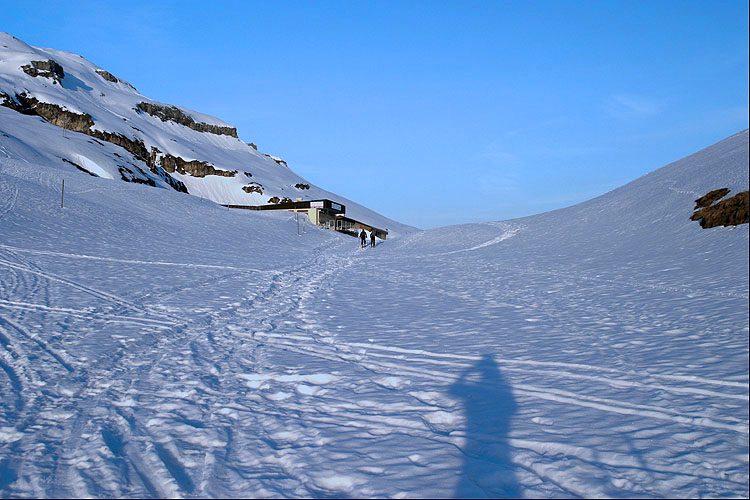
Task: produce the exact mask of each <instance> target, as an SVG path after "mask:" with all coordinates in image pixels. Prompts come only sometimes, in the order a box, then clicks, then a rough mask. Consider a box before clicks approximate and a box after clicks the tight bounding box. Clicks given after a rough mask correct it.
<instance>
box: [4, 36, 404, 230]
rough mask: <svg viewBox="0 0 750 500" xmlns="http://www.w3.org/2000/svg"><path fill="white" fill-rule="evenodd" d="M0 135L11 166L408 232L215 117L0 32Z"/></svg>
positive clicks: (64, 54)
mask: <svg viewBox="0 0 750 500" xmlns="http://www.w3.org/2000/svg"><path fill="white" fill-rule="evenodd" d="M39 117H41V118H42V119H43V120H44V121H45V122H46V123H41V122H40V120H39ZM51 125H52V126H51ZM0 130H2V131H3V134H2V135H1V136H0V147H2V148H3V149H2V151H3V152H4V153H5V156H11V157H13V158H26V159H30V158H27V156H31V158H38V157H44V158H45V159H47V160H48V161H50V162H51V163H52V164H57V165H59V166H60V168H61V169H64V170H67V171H75V170H76V169H78V170H79V171H81V173H83V174H84V175H85V174H86V173H88V174H90V175H93V176H97V177H103V178H108V179H121V180H123V181H128V182H135V183H143V184H149V185H151V186H160V187H167V188H171V189H175V190H177V191H181V192H186V193H190V194H192V195H195V196H199V197H202V198H206V199H209V200H212V201H215V202H217V203H221V204H235V205H263V204H269V203H274V202H279V201H284V200H290V201H291V200H296V199H297V198H302V199H303V200H312V199H321V198H331V199H334V200H336V201H338V202H340V203H343V204H345V205H346V206H347V210H348V212H349V213H348V214H347V215H350V216H352V217H354V218H357V219H361V220H365V221H368V222H370V223H371V224H373V225H375V226H378V227H383V228H393V229H396V231H397V232H398V231H399V230H407V231H408V229H409V228H408V227H405V226H403V225H401V224H399V223H397V222H395V221H392V220H390V219H387V218H385V217H382V216H380V215H379V214H376V213H375V212H373V211H371V210H369V209H367V208H365V207H362V206H360V205H357V204H356V203H355V202H353V201H351V200H348V199H345V198H343V197H341V196H338V195H335V194H333V193H330V192H328V191H325V190H323V189H321V188H319V187H317V186H315V185H312V184H310V183H309V182H308V181H306V180H305V179H303V178H302V177H300V176H299V175H297V174H295V173H294V172H293V171H292V170H291V169H290V168H289V167H288V166H287V164H286V162H284V160H282V159H281V158H279V157H277V156H273V155H269V154H264V153H261V152H259V151H258V150H257V147H256V146H255V145H254V144H252V143H251V144H246V143H244V142H242V141H241V140H240V139H238V137H237V130H236V129H235V128H234V127H232V126H231V125H229V124H227V123H225V122H223V121H221V120H219V119H217V118H214V117H212V116H208V115H205V114H201V113H198V112H196V111H192V110H189V109H186V108H182V107H179V106H174V105H170V104H165V103H160V102H156V101H154V100H152V99H149V98H147V97H145V96H143V95H141V94H140V93H138V91H137V90H136V88H135V87H134V86H133V85H131V84H130V83H128V82H126V81H124V80H121V79H119V78H117V76H115V75H112V74H111V73H109V72H108V71H107V70H105V69H103V68H100V67H98V66H96V65H95V64H92V63H91V62H89V61H87V60H86V59H84V58H83V57H82V56H79V55H76V54H71V53H69V52H63V51H59V50H54V49H40V48H36V47H31V46H29V45H27V44H26V43H24V42H23V41H21V40H19V39H17V38H15V37H13V36H12V35H9V34H7V33H2V32H0ZM113 146H114V147H113Z"/></svg>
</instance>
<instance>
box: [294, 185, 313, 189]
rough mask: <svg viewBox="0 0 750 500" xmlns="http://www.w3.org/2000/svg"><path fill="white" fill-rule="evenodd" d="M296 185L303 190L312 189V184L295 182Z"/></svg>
mask: <svg viewBox="0 0 750 500" xmlns="http://www.w3.org/2000/svg"><path fill="white" fill-rule="evenodd" d="M294 187H296V188H297V189H302V190H304V189H310V184H295V185H294Z"/></svg>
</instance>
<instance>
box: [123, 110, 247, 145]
mask: <svg viewBox="0 0 750 500" xmlns="http://www.w3.org/2000/svg"><path fill="white" fill-rule="evenodd" d="M135 110H136V111H137V112H141V111H142V112H144V113H148V114H149V115H151V116H155V117H156V118H159V119H160V120H161V121H163V122H166V121H171V122H175V123H179V124H180V125H184V126H186V127H188V128H191V129H193V130H196V131H198V132H208V133H209V134H216V135H228V136H231V137H234V138H237V129H236V128H234V127H220V126H218V125H210V124H208V123H203V122H196V121H195V120H194V119H193V117H191V116H188V115H186V114H185V113H183V112H182V111H181V110H180V109H179V108H177V107H175V106H160V105H158V104H151V103H148V102H139V103H138V104H137V105H136V107H135Z"/></svg>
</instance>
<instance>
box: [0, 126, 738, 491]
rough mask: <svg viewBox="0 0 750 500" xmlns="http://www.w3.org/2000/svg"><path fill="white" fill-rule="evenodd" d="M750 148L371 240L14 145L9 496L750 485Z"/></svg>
mask: <svg viewBox="0 0 750 500" xmlns="http://www.w3.org/2000/svg"><path fill="white" fill-rule="evenodd" d="M4 144H7V138H6V141H5V142H4ZM747 155H748V133H747V131H745V132H742V133H740V134H738V135H736V136H734V137H731V138H729V139H727V140H724V141H722V142H720V143H718V144H716V145H714V146H712V147H710V148H707V149H705V150H703V151H701V152H699V153H697V154H695V155H693V156H690V157H688V158H685V159H683V160H680V161H678V162H675V163H673V164H671V165H668V166H666V167H664V168H661V169H659V170H656V171H654V172H652V173H651V174H649V175H646V176H644V177H642V178H640V179H638V180H636V181H634V182H632V183H630V184H628V185H626V186H624V187H622V188H620V189H617V190H615V191H613V192H611V193H608V194H606V195H604V196H602V197H600V198H597V199H594V200H592V201H589V202H587V203H583V204H581V205H578V206H574V207H571V208H568V209H564V210H559V211H556V212H551V213H546V214H542V215H539V216H534V217H529V218H525V219H520V220H513V221H507V222H495V223H486V224H469V225H463V226H455V227H447V228H441V229H436V230H431V231H424V232H418V233H414V234H411V235H405V236H402V237H400V238H396V239H395V240H391V239H389V240H388V241H387V242H382V243H381V244H380V245H378V246H377V247H376V248H375V249H366V250H364V249H360V248H358V243H357V242H356V240H354V239H352V238H349V237H346V236H342V235H339V234H336V233H333V232H330V231H325V230H322V229H318V228H313V227H309V226H308V227H307V231H306V233H304V234H303V235H302V236H301V237H298V236H297V231H296V223H295V221H294V219H293V218H290V216H289V215H288V214H267V213H256V212H245V211H239V212H235V211H229V210H227V209H224V208H221V207H218V206H217V205H214V204H213V203H210V202H207V201H202V200H200V199H198V198H196V197H190V196H185V195H182V194H180V193H177V192H174V191H169V190H161V189H153V188H149V187H146V186H141V185H133V184H128V183H124V182H113V181H109V180H106V179H100V178H94V177H90V176H86V175H80V176H76V177H75V179H74V181H70V180H69V182H67V183H66V205H65V208H64V209H60V207H59V196H60V193H59V185H60V180H61V177H62V173H61V171H60V169H59V168H58V167H57V166H54V167H51V166H48V165H47V163H45V162H43V161H40V162H35V161H33V160H34V158H33V157H31V156H30V157H29V159H28V163H27V162H26V161H21V160H18V159H14V158H6V157H3V156H1V155H0V285H1V288H0V368H2V373H0V397H1V398H2V399H1V400H2V406H0V496H2V497H16V496H18V497H43V496H55V497H65V496H77V497H82V496H125V497H139V496H160V497H167V496H185V497H191V496H200V497H203V496H211V497H223V496H227V497H238V496H243V497H247V496H264V497H276V496H283V497H296V496H304V497H309V496H312V497H328V496H363V497H366V496H378V497H391V496H393V497H400V496H412V497H414V496H419V497H427V498H429V497H451V496H458V497H461V496H479V497H482V496H487V497H495V496H528V497H533V496H543V497H568V496H570V497H578V496H581V497H584V496H585V497H600V496H601V497H633V496H647V497H673V496H679V497H698V496H712V497H722V496H734V497H736V496H747V495H748V303H747V300H748V226H747V225H743V226H739V227H736V228H723V227H722V228H714V229H709V230H703V229H701V228H700V226H699V225H698V224H697V223H695V222H691V221H690V220H689V216H690V214H691V213H692V208H693V200H695V199H696V198H698V197H699V196H701V195H703V194H705V193H706V192H708V191H709V190H711V189H714V188H717V187H729V188H730V189H732V191H733V192H737V191H740V190H744V189H747V186H748V167H747V157H748V156H747ZM68 179H70V177H68Z"/></svg>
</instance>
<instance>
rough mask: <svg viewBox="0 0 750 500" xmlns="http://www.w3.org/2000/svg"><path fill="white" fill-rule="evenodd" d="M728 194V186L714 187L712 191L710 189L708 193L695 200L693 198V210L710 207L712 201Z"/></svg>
mask: <svg viewBox="0 0 750 500" xmlns="http://www.w3.org/2000/svg"><path fill="white" fill-rule="evenodd" d="M728 194H729V189H728V188H721V189H714V190H713V191H710V192H709V193H708V194H706V195H703V196H701V197H700V198H698V199H697V200H695V209H694V210H698V209H699V208H705V207H710V206H711V205H712V204H713V202H715V201H716V200H720V199H722V198H723V197H725V196H726V195H728Z"/></svg>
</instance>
